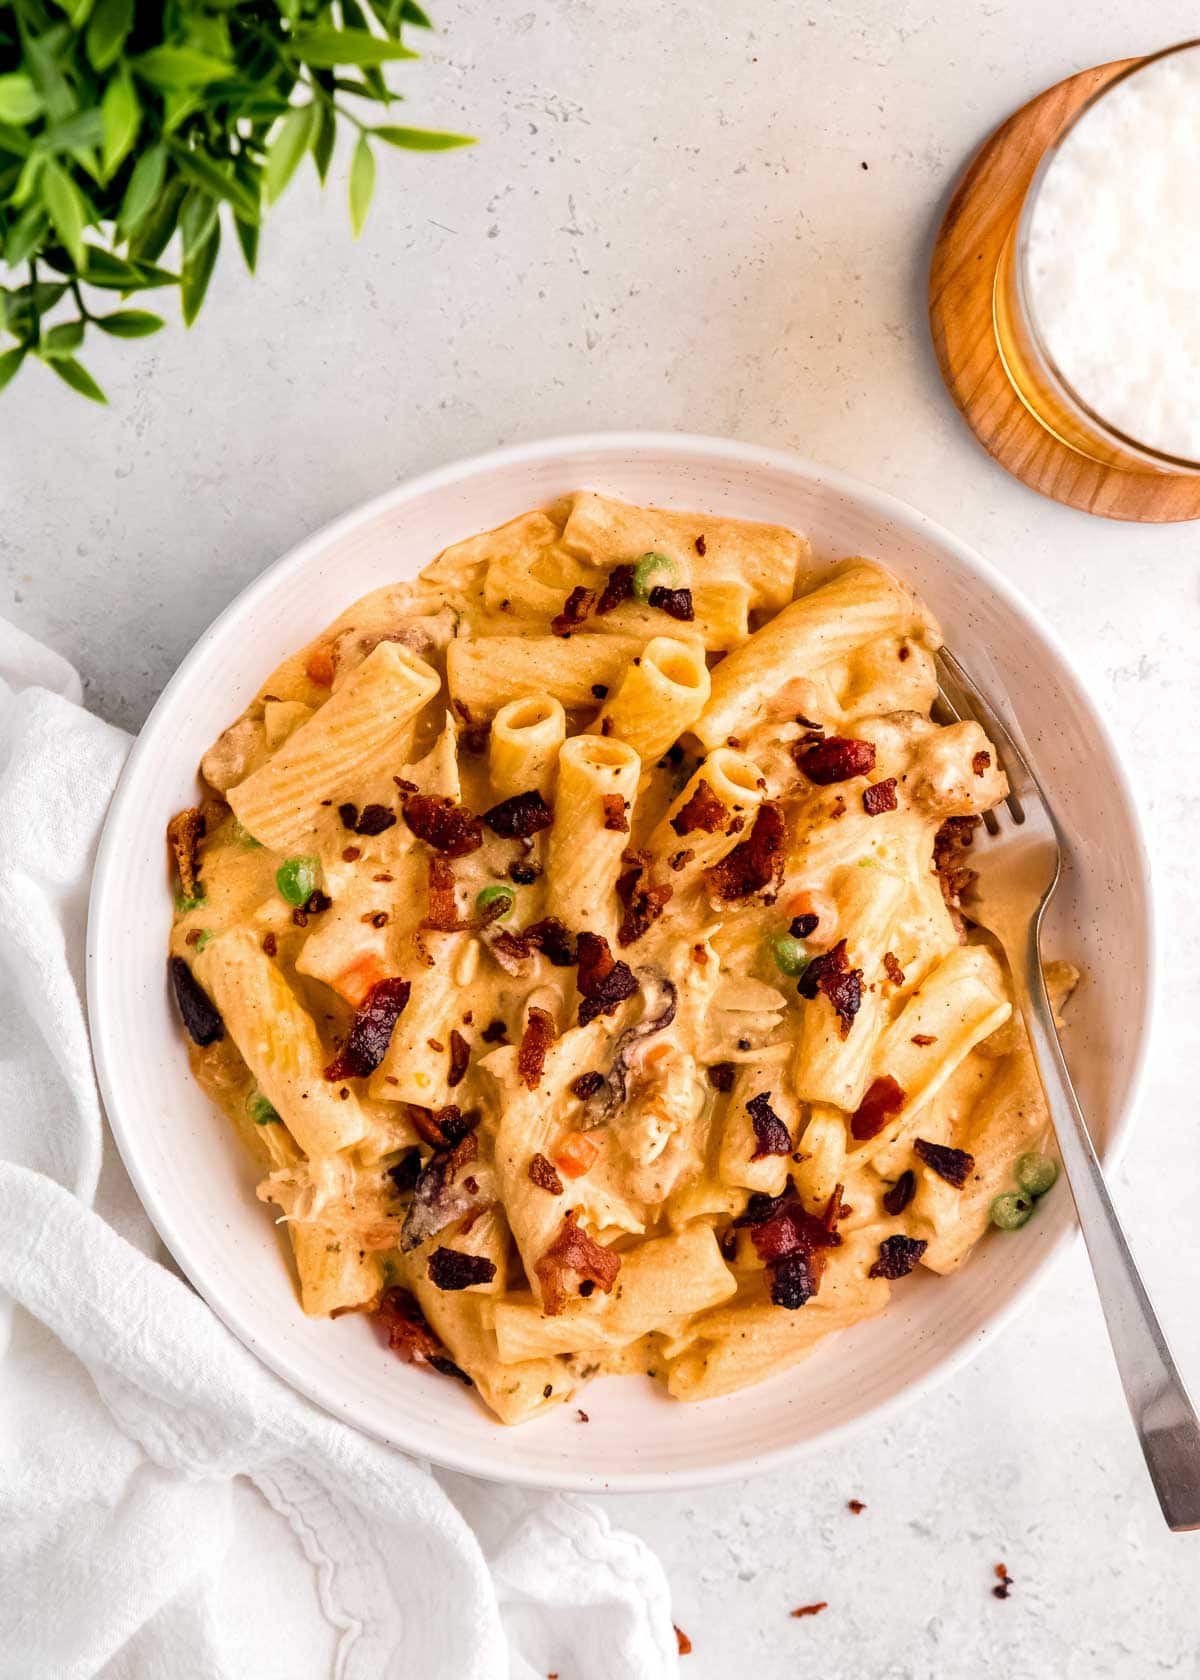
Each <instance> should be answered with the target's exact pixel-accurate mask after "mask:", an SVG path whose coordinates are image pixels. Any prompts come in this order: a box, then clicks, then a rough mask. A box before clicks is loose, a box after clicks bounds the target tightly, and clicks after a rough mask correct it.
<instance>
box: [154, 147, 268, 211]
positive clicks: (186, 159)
mask: <svg viewBox="0 0 1200 1680" xmlns="http://www.w3.org/2000/svg"><path fill="white" fill-rule="evenodd" d="M167 145H168V147H169V149H170V153H171V156H172V157H173V158H174V160H175V166H176V168H177V169H178V170H179V172H180V174H181V175H186V176H187V178H188V180H189V181H191V182H192V184H193V185H194V186H198V187H203V188H204V190H205V192H208V193H211V194H212V195H213V196H214V197H215V198H224V199H227V200H228V202H229V203H230V204H232V205H233V207H234V209H235V210H236V211H237V213H238V215H239V216H241V217H242V218H243V219H244V220H245V221H247V222H256V221H257V220H258V200H257V199H256V198H255V196H254V194H253V193H252V192H249V191H248V190H247V189H246V188H245V187H244V186H243V185H242V183H241V182H240V181H239V180H238V179H237V177H236V176H234V175H232V174H228V173H227V172H226V171H225V170H224V169H222V168H220V167H219V165H217V164H215V163H214V162H213V161H212V159H211V158H210V157H208V156H207V155H206V154H205V153H204V152H189V151H188V149H187V147H186V146H183V145H181V144H180V143H179V142H178V141H177V140H169V141H168V142H167Z"/></svg>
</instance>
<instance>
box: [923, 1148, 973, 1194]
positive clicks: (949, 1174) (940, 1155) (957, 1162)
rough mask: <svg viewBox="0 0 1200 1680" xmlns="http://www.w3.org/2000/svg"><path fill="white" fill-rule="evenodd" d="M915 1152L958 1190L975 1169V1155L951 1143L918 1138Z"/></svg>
mask: <svg viewBox="0 0 1200 1680" xmlns="http://www.w3.org/2000/svg"><path fill="white" fill-rule="evenodd" d="M913 1154H914V1155H915V1156H916V1157H917V1159H918V1160H920V1161H924V1163H925V1165H926V1166H927V1167H929V1168H931V1169H932V1170H933V1171H934V1172H935V1173H936V1174H937V1175H938V1177H939V1178H944V1179H945V1180H946V1183H947V1184H953V1186H954V1188H955V1189H956V1190H961V1189H962V1187H963V1185H964V1184H965V1183H966V1182H967V1177H968V1175H969V1174H970V1173H973V1172H974V1171H975V1157H974V1155H968V1154H967V1151H966V1150H965V1149H951V1148H950V1146H949V1144H945V1143H930V1142H929V1141H928V1139H927V1138H917V1139H916V1140H915V1141H914V1143H913Z"/></svg>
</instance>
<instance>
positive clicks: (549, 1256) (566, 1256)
mask: <svg viewBox="0 0 1200 1680" xmlns="http://www.w3.org/2000/svg"><path fill="white" fill-rule="evenodd" d="M533 1270H534V1274H535V1276H536V1277H537V1280H538V1282H539V1284H540V1285H541V1289H542V1310H543V1312H545V1313H546V1314H547V1315H548V1316H549V1317H551V1318H553V1317H554V1316H555V1314H556V1313H559V1312H561V1311H562V1308H563V1303H564V1302H565V1301H566V1298H567V1277H568V1274H571V1275H574V1276H575V1277H577V1278H580V1279H584V1280H587V1281H589V1282H591V1283H593V1284H594V1285H596V1287H598V1288H600V1289H603V1291H604V1293H605V1294H606V1295H610V1294H611V1293H612V1286H613V1284H614V1283H615V1282H616V1281H617V1273H618V1272H619V1271H620V1270H621V1256H620V1255H619V1254H617V1253H616V1252H615V1251H614V1250H613V1249H611V1248H604V1247H602V1246H601V1244H600V1243H598V1242H596V1241H595V1240H594V1239H593V1238H592V1237H589V1236H588V1234H587V1232H586V1231H584V1230H581V1229H580V1226H579V1223H578V1215H577V1214H576V1213H575V1211H574V1209H572V1210H571V1212H570V1213H568V1214H567V1215H566V1216H565V1218H564V1219H563V1222H562V1225H561V1227H560V1229H559V1233H558V1235H557V1236H556V1237H555V1239H554V1241H553V1242H552V1243H551V1244H550V1247H549V1248H548V1249H547V1250H546V1252H545V1253H544V1254H543V1255H542V1258H541V1259H540V1260H539V1261H538V1262H537V1264H536V1266H535V1267H534V1268H533Z"/></svg>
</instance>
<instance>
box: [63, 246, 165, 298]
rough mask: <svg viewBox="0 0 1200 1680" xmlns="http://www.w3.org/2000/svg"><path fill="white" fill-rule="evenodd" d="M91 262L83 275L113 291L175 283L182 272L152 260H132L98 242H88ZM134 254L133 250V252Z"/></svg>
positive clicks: (136, 290)
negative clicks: (161, 266)
mask: <svg viewBox="0 0 1200 1680" xmlns="http://www.w3.org/2000/svg"><path fill="white" fill-rule="evenodd" d="M87 254H88V264H87V268H86V269H85V270H84V273H83V278H84V279H85V280H86V281H87V283H88V285H89V286H100V287H102V288H103V289H104V290H105V291H109V292H140V291H146V290H148V289H150V288H152V287H155V286H174V285H176V284H177V283H178V280H179V276H178V275H177V274H171V273H169V272H168V271H167V270H166V269H165V268H155V266H154V264H153V263H152V262H149V261H145V262H143V261H141V260H140V259H135V260H133V261H130V262H126V261H124V259H123V258H121V257H114V256H113V254H112V252H111V251H102V250H101V249H100V247H99V246H98V245H89V246H88V253H87ZM131 255H132V253H131Z"/></svg>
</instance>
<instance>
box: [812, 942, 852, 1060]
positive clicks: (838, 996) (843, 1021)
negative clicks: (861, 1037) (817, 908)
mask: <svg viewBox="0 0 1200 1680" xmlns="http://www.w3.org/2000/svg"><path fill="white" fill-rule="evenodd" d="M796 990H797V991H798V992H799V993H800V996H801V997H802V998H808V999H809V1000H810V1002H811V1000H812V999H814V998H815V997H816V995H817V992H818V991H822V992H824V994H825V996H826V997H827V998H828V999H829V1001H830V1003H831V1004H832V1005H833V1008H834V1012H835V1014H836V1015H837V1018H838V1021H839V1022H840V1031H841V1035H842V1037H843V1038H847V1037H848V1036H849V1033H850V1028H851V1027H852V1026H853V1025H854V1017H855V1016H856V1015H857V1014H858V1012H859V1010H860V1009H861V1008H862V969H861V968H851V967H850V964H849V962H848V960H847V957H846V941H845V940H844V939H839V940H838V942H837V944H836V945H835V946H834V947H833V949H832V950H830V951H825V952H823V953H822V954H821V956H819V957H814V958H813V960H812V961H811V962H810V963H809V965H808V967H807V968H806V969H805V970H804V973H803V974H802V975H801V976H800V979H799V982H798V983H797V986H796Z"/></svg>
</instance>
